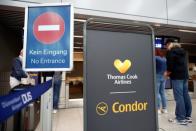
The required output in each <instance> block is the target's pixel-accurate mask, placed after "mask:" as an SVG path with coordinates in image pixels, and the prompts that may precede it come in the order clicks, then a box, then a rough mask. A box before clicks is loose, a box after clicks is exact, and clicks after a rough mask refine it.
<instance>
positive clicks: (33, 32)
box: [23, 4, 73, 71]
mask: <svg viewBox="0 0 196 131" xmlns="http://www.w3.org/2000/svg"><path fill="white" fill-rule="evenodd" d="M72 8H73V7H72V6H71V5H69V4H68V5H64V4H63V5H44V6H41V5H40V6H30V7H27V8H26V14H25V15H26V16H25V34H24V48H25V49H24V58H25V59H24V64H23V65H24V68H25V69H26V70H27V71H67V70H71V69H72V66H73V9H72Z"/></svg>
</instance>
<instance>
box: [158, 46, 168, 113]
mask: <svg viewBox="0 0 196 131" xmlns="http://www.w3.org/2000/svg"><path fill="white" fill-rule="evenodd" d="M155 59H156V85H157V108H158V114H161V113H168V111H167V99H166V95H165V83H166V79H165V73H166V69H167V65H166V58H165V57H164V56H163V53H162V52H161V51H160V49H156V56H155ZM161 105H162V110H161Z"/></svg>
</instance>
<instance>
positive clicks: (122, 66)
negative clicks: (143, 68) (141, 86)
mask: <svg viewBox="0 0 196 131" xmlns="http://www.w3.org/2000/svg"><path fill="white" fill-rule="evenodd" d="M114 67H116V69H117V70H118V71H119V72H120V73H125V72H127V71H128V70H129V68H130V67H131V61H130V60H125V61H124V62H121V60H119V59H116V60H115V61H114Z"/></svg>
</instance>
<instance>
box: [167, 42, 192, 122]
mask: <svg viewBox="0 0 196 131" xmlns="http://www.w3.org/2000/svg"><path fill="white" fill-rule="evenodd" d="M167 49H168V52H167V56H166V58H167V71H168V74H169V76H170V79H171V83H172V87H173V93H174V98H175V102H176V110H175V115H176V120H177V122H179V124H181V125H187V124H188V123H191V122H192V120H191V113H192V104H191V99H190V96H189V94H188V67H187V54H186V52H185V51H184V50H183V49H182V48H181V45H180V44H178V43H172V42H169V43H167ZM170 121H171V122H172V121H174V120H170Z"/></svg>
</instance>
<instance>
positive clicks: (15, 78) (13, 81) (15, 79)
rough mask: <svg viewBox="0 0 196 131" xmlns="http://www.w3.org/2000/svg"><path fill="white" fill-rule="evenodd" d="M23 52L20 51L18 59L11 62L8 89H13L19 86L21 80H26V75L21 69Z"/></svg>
mask: <svg viewBox="0 0 196 131" xmlns="http://www.w3.org/2000/svg"><path fill="white" fill-rule="evenodd" d="M22 59H23V50H21V51H20V54H19V56H18V57H16V58H14V59H13V61H12V68H11V74H10V87H11V89H13V88H14V87H17V86H19V85H20V84H21V79H22V78H28V74H27V73H26V72H25V71H24V70H23V69H22Z"/></svg>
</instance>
